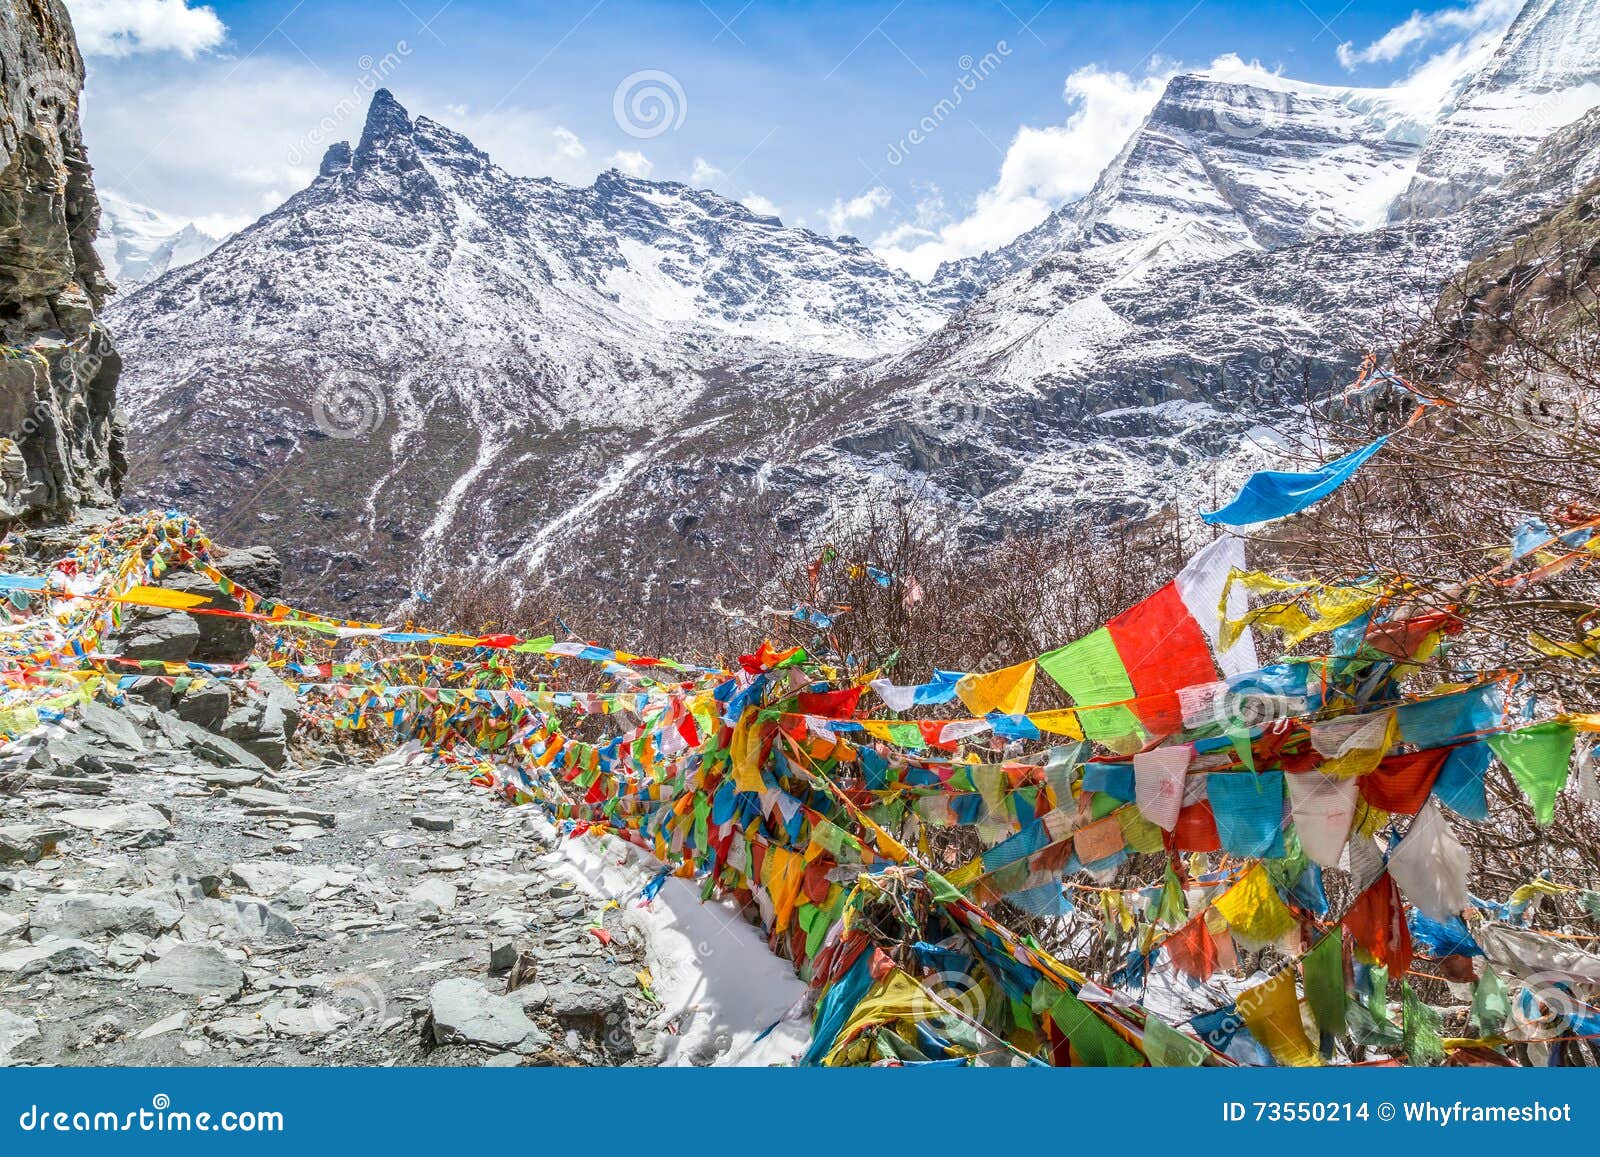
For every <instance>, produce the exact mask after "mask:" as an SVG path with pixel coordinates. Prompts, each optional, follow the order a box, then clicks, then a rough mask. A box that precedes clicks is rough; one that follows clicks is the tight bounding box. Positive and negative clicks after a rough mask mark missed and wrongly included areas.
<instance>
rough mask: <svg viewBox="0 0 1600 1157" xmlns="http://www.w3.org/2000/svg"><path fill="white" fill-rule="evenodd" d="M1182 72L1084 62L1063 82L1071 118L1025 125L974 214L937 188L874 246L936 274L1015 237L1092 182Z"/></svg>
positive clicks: (897, 261)
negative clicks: (953, 205)
mask: <svg viewBox="0 0 1600 1157" xmlns="http://www.w3.org/2000/svg"><path fill="white" fill-rule="evenodd" d="M1176 71H1177V70H1176V68H1175V67H1171V66H1162V67H1160V68H1159V69H1158V70H1157V71H1154V72H1151V73H1150V74H1148V75H1146V76H1143V77H1140V78H1138V79H1134V78H1133V77H1130V76H1128V74H1127V73H1123V72H1111V71H1107V70H1106V69H1103V68H1099V67H1097V66H1093V65H1091V66H1089V67H1086V68H1080V69H1078V70H1077V71H1076V72H1073V73H1072V74H1071V75H1069V76H1068V77H1067V79H1066V82H1065V84H1064V85H1063V89H1062V98H1063V99H1064V100H1065V101H1066V102H1067V104H1068V105H1069V106H1070V108H1071V110H1072V111H1071V112H1070V113H1069V114H1068V116H1067V119H1066V121H1065V122H1064V123H1062V124H1059V125H1047V126H1045V127H1043V128H1033V127H1031V126H1029V125H1024V126H1023V127H1022V128H1020V129H1018V130H1017V134H1016V136H1015V137H1013V138H1012V141H1011V144H1010V147H1009V148H1007V150H1006V155H1005V159H1004V160H1003V161H1002V162H1001V164H1000V174H999V176H998V177H997V178H996V180H995V183H994V184H993V185H992V186H991V187H990V188H988V189H986V190H984V191H983V192H982V193H979V194H978V197H977V200H976V202H975V203H974V205H973V207H972V210H971V211H970V212H969V213H967V214H966V215H965V216H963V217H959V218H957V219H954V220H950V219H948V218H947V216H946V213H945V209H944V201H943V197H942V196H941V195H940V194H939V192H938V190H937V189H934V190H933V191H932V192H931V193H929V194H928V195H925V196H924V197H923V198H921V199H920V200H919V201H918V203H917V208H916V219H915V220H914V221H913V222H910V223H906V222H900V223H897V224H896V225H895V226H894V227H893V228H892V229H889V230H887V231H886V232H885V233H884V234H883V235H882V236H881V237H879V238H878V239H877V240H876V241H875V242H874V244H873V248H875V249H876V250H878V252H879V254H880V255H881V256H882V257H883V258H884V260H886V261H888V262H889V263H890V264H892V265H896V266H899V267H900V268H902V269H905V270H906V271H907V272H909V273H911V274H912V275H913V276H916V277H929V276H931V275H932V274H933V271H934V270H935V269H937V268H938V265H939V263H940V262H941V261H949V260H953V259H955V258H960V257H972V256H975V255H977V254H979V253H984V252H987V251H988V250H991V249H996V248H999V247H1000V246H1002V245H1005V244H1007V243H1009V242H1011V241H1014V240H1015V239H1016V238H1017V237H1018V236H1019V235H1020V234H1022V233H1025V232H1026V231H1027V230H1029V229H1031V228H1033V226H1035V225H1037V224H1038V223H1039V222H1040V221H1043V220H1044V219H1045V217H1046V216H1048V215H1049V213H1050V211H1051V210H1052V209H1054V208H1055V207H1056V206H1058V205H1060V204H1062V203H1063V202H1065V201H1068V200H1071V199H1073V198H1075V197H1081V196H1082V195H1083V194H1084V193H1087V192H1088V191H1089V189H1090V188H1092V187H1093V185H1094V182H1095V179H1096V178H1097V177H1098V176H1099V175H1100V172H1101V170H1103V169H1104V168H1105V167H1106V165H1107V164H1109V163H1110V161H1111V159H1112V158H1113V157H1115V156H1116V155H1117V152H1118V151H1119V150H1120V149H1121V148H1122V146H1123V145H1124V144H1126V143H1127V140H1128V138H1129V137H1130V136H1132V135H1133V132H1134V130H1135V129H1137V128H1138V127H1139V125H1140V123H1141V122H1142V121H1143V120H1144V118H1145V117H1146V116H1147V115H1149V112H1150V110H1151V109H1152V108H1153V107H1154V106H1155V103H1156V101H1157V100H1159V99H1160V97H1161V93H1162V91H1163V90H1164V89H1165V88H1166V87H1167V81H1168V80H1170V79H1171V78H1172V76H1173V75H1174V73H1175V72H1176Z"/></svg>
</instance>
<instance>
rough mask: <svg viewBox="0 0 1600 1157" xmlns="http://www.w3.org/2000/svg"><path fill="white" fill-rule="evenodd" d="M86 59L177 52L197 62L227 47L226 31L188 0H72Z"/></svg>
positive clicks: (70, 4) (69, 5)
mask: <svg viewBox="0 0 1600 1157" xmlns="http://www.w3.org/2000/svg"><path fill="white" fill-rule="evenodd" d="M67 11H68V12H70V13H71V15H72V25H73V28H74V29H75V30H76V31H77V33H78V47H79V48H81V49H82V50H83V53H84V55H85V56H130V55H132V54H134V53H137V52H177V53H180V54H181V55H183V56H185V57H187V58H189V59H193V58H194V56H195V54H196V53H200V52H205V51H207V50H208V49H212V48H215V47H217V45H219V44H221V43H222V40H223V37H225V36H226V35H227V34H228V29H227V26H226V25H224V24H223V23H222V20H221V19H220V18H219V17H218V16H217V14H216V12H214V11H213V10H212V9H210V8H205V7H201V8H191V7H189V3H188V0H67Z"/></svg>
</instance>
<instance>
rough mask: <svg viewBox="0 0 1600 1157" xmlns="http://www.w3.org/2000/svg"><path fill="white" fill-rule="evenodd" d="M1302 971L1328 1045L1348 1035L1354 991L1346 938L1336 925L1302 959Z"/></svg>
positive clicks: (1308, 1000)
mask: <svg viewBox="0 0 1600 1157" xmlns="http://www.w3.org/2000/svg"><path fill="white" fill-rule="evenodd" d="M1300 972H1301V975H1302V976H1303V977H1304V980H1305V986H1306V1004H1307V1005H1308V1006H1309V1007H1310V1009H1311V1016H1312V1019H1313V1020H1315V1021H1316V1025H1317V1032H1318V1033H1319V1034H1320V1035H1321V1037H1322V1039H1323V1041H1324V1042H1325V1044H1324V1048H1323V1053H1324V1055H1327V1053H1328V1051H1329V1050H1328V1048H1327V1047H1326V1044H1327V1043H1329V1042H1331V1041H1332V1039H1333V1038H1334V1037H1340V1036H1343V1035H1344V1031H1345V1013H1346V1010H1347V1009H1348V1007H1349V1002H1350V994H1349V990H1348V988H1347V986H1346V984H1345V974H1344V937H1343V936H1342V935H1341V933H1340V929H1339V928H1338V927H1337V926H1335V927H1334V928H1333V929H1331V930H1330V931H1328V932H1327V933H1325V934H1324V935H1323V936H1322V938H1321V939H1320V940H1318V941H1317V942H1316V943H1315V944H1314V945H1312V946H1311V950H1310V951H1309V952H1307V953H1306V954H1305V955H1304V956H1303V957H1301V959H1300Z"/></svg>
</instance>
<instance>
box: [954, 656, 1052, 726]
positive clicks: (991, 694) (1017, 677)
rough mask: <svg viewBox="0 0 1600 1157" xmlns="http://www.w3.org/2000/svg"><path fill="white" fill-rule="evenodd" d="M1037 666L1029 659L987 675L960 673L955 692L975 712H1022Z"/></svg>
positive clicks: (1010, 713)
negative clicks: (961, 674)
mask: <svg viewBox="0 0 1600 1157" xmlns="http://www.w3.org/2000/svg"><path fill="white" fill-rule="evenodd" d="M1037 666H1038V665H1037V664H1036V663H1035V662H1034V661H1033V660H1032V659H1030V660H1028V661H1027V662H1026V663H1018V664H1016V665H1015V666H1012V667H1002V668H1001V669H1000V670H998V671H990V672H989V673H988V674H986V675H963V676H962V677H961V678H960V680H958V681H957V683H956V694H957V695H959V696H960V697H961V702H962V703H963V704H965V705H966V708H967V710H969V711H971V712H972V713H973V714H974V715H979V716H987V715H988V714H990V713H991V712H999V713H1000V714H1001V715H1025V714H1026V713H1027V710H1028V697H1029V695H1030V694H1032V692H1033V675H1034V671H1035V669H1036V668H1037Z"/></svg>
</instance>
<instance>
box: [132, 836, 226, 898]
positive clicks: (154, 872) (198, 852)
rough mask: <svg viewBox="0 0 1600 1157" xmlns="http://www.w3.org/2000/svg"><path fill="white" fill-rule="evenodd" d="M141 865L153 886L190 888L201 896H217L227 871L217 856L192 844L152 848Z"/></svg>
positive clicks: (224, 864)
mask: <svg viewBox="0 0 1600 1157" xmlns="http://www.w3.org/2000/svg"><path fill="white" fill-rule="evenodd" d="M144 866H145V874H146V875H147V877H148V878H149V879H150V881H151V882H152V883H166V882H172V883H179V884H188V885H192V886H193V887H194V888H195V889H196V890H197V891H198V892H199V893H200V894H201V895H202V896H215V895H217V893H218V892H219V891H220V890H221V888H222V877H223V873H224V872H225V871H226V870H227V868H226V863H225V862H224V861H223V860H222V858H221V857H220V856H218V855H216V854H215V853H212V852H209V851H207V850H206V849H205V848H203V847H198V846H196V845H192V844H167V845H164V846H163V847H159V848H152V849H150V850H149V851H147V852H146V853H145V856H144Z"/></svg>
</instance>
